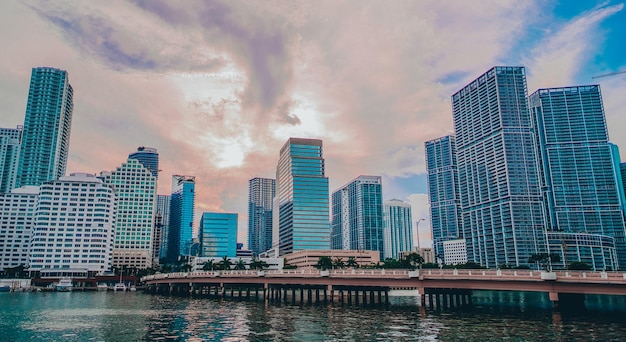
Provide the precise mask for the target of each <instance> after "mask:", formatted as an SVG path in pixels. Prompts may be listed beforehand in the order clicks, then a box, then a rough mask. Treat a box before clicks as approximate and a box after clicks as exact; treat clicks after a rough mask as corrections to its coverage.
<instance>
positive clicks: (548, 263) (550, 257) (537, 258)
mask: <svg viewBox="0 0 626 342" xmlns="http://www.w3.org/2000/svg"><path fill="white" fill-rule="evenodd" d="M559 261H561V256H560V255H558V254H556V253H550V254H548V253H536V254H531V255H530V257H529V258H528V263H529V264H534V263H536V264H538V265H540V268H541V269H544V268H545V269H546V270H547V271H549V272H551V271H552V263H553V262H559Z"/></svg>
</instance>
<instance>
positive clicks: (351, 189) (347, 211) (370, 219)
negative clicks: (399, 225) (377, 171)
mask: <svg viewBox="0 0 626 342" xmlns="http://www.w3.org/2000/svg"><path fill="white" fill-rule="evenodd" d="M332 203H333V207H332V224H331V248H332V249H344V250H368V251H378V252H379V253H380V255H383V253H384V244H383V190H382V180H381V178H380V176H359V177H357V178H355V179H354V180H352V181H351V182H350V183H348V184H346V185H345V186H343V187H341V188H339V189H337V190H336V191H335V192H334V193H333V196H332Z"/></svg>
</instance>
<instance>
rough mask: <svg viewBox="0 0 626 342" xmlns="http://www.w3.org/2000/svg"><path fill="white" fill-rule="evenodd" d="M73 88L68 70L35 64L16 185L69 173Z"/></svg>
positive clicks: (42, 180)
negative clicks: (37, 66) (66, 169)
mask: <svg viewBox="0 0 626 342" xmlns="http://www.w3.org/2000/svg"><path fill="white" fill-rule="evenodd" d="M73 107H74V101H73V90H72V86H71V85H70V83H69V81H68V75H67V72H66V71H64V70H59V69H54V68H33V71H32V74H31V78H30V88H29V90H28V102H27V103H26V116H25V118H24V131H23V133H22V144H21V147H20V155H19V162H18V172H17V182H16V186H17V187H20V186H24V185H40V184H42V183H43V182H45V181H48V180H54V179H59V177H61V176H63V175H65V167H66V164H67V156H68V153H69V152H68V149H69V145H70V129H71V125H72V110H73Z"/></svg>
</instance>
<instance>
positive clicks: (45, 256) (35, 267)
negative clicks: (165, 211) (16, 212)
mask: <svg viewBox="0 0 626 342" xmlns="http://www.w3.org/2000/svg"><path fill="white" fill-rule="evenodd" d="M115 219H116V203H115V193H114V190H113V188H112V187H111V186H109V185H107V184H104V183H103V182H102V181H101V180H100V179H98V178H96V176H94V175H92V174H86V173H73V174H71V175H70V176H65V177H61V178H60V179H59V180H52V181H48V182H44V183H43V184H42V185H41V186H40V191H39V197H38V199H37V204H36V208H35V218H34V225H33V235H32V244H31V250H30V258H29V265H30V273H31V274H34V275H37V274H39V275H43V274H57V275H67V276H73V275H77V274H80V275H86V276H94V275H98V274H102V273H104V272H106V271H109V270H111V261H112V254H113V243H114V236H115Z"/></svg>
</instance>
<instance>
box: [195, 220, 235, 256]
mask: <svg viewBox="0 0 626 342" xmlns="http://www.w3.org/2000/svg"><path fill="white" fill-rule="evenodd" d="M237 221H238V218H237V214H231V213H203V214H202V218H201V219H200V230H199V231H198V238H199V240H200V256H203V257H224V256H227V257H229V258H234V257H236V256H237Z"/></svg>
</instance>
